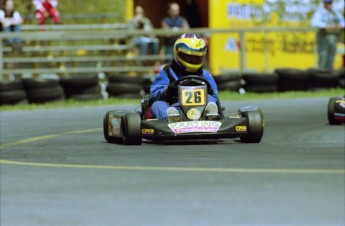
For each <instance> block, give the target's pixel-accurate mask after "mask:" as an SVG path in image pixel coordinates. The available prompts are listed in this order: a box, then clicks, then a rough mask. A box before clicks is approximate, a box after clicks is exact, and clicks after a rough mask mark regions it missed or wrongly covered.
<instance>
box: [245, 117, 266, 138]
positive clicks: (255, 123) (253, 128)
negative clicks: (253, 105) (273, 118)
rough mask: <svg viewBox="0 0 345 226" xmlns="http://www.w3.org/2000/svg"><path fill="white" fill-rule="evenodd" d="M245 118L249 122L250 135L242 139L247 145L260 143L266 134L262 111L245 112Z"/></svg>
mask: <svg viewBox="0 0 345 226" xmlns="http://www.w3.org/2000/svg"><path fill="white" fill-rule="evenodd" d="M245 117H246V118H247V120H248V128H247V131H248V133H247V134H246V135H245V136H243V137H241V140H242V141H243V142H245V143H259V142H260V141H261V138H262V136H263V134H264V121H263V117H262V113H261V112H260V111H248V112H245Z"/></svg>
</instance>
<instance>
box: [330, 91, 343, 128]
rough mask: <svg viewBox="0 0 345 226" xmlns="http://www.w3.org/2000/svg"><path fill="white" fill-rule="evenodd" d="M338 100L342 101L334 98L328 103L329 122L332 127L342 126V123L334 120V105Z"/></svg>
mask: <svg viewBox="0 0 345 226" xmlns="http://www.w3.org/2000/svg"><path fill="white" fill-rule="evenodd" d="M337 100H341V98H337V97H333V98H331V99H329V101H328V122H329V124H331V125H338V124H340V122H339V121H337V120H335V118H334V105H335V102H336V101H337Z"/></svg>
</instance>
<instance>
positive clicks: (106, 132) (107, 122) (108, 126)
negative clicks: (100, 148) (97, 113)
mask: <svg viewBox="0 0 345 226" xmlns="http://www.w3.org/2000/svg"><path fill="white" fill-rule="evenodd" d="M110 117H111V112H107V114H105V116H104V119H103V134H104V139H105V140H106V141H108V142H109V143H116V144H121V143H123V139H122V137H111V136H109V130H111V129H112V128H111V126H112V125H111V119H110Z"/></svg>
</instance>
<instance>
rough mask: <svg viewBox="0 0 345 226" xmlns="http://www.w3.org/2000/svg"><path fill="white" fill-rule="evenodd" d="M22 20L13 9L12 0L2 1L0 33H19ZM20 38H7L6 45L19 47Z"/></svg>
mask: <svg viewBox="0 0 345 226" xmlns="http://www.w3.org/2000/svg"><path fill="white" fill-rule="evenodd" d="M22 23H23V19H22V17H21V16H20V14H19V12H18V11H17V10H16V9H15V8H14V3H13V0H4V1H3V5H2V8H1V9H0V31H3V32H20V31H21V24H22ZM20 43H21V39H20V38H9V39H7V44H8V45H11V46H13V47H14V48H16V47H20Z"/></svg>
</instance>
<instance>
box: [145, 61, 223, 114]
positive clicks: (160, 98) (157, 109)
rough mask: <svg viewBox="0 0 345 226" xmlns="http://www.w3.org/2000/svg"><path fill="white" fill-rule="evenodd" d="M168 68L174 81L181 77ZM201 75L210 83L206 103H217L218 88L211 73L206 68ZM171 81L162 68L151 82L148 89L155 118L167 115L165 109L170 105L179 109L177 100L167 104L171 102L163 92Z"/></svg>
mask: <svg viewBox="0 0 345 226" xmlns="http://www.w3.org/2000/svg"><path fill="white" fill-rule="evenodd" d="M168 69H169V71H170V75H171V77H173V79H174V80H175V81H176V80H178V79H179V78H180V77H183V76H181V75H178V74H176V73H175V72H174V70H173V69H172V68H170V67H169V68H168ZM202 76H203V77H204V78H205V79H206V80H207V81H208V82H209V83H210V85H211V88H212V89H213V94H212V95H210V94H208V103H210V102H214V103H217V101H218V88H217V84H216V82H215V81H214V79H213V77H212V75H211V74H210V73H209V72H208V71H206V70H202ZM171 82H174V81H170V79H169V76H168V75H167V73H166V72H165V71H164V69H162V70H161V71H160V72H159V74H158V75H157V76H156V77H155V79H154V81H153V82H152V85H151V89H150V97H151V100H152V101H154V102H153V104H152V106H151V111H152V115H153V116H154V117H155V118H158V119H161V120H165V119H166V117H167V109H168V108H169V107H170V106H173V107H175V108H177V109H178V110H180V109H179V102H178V101H177V102H175V103H172V104H171V105H170V104H169V102H171V99H170V97H167V96H166V95H164V92H165V91H166V89H167V88H168V85H169V83H171ZM167 98H169V99H167Z"/></svg>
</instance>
